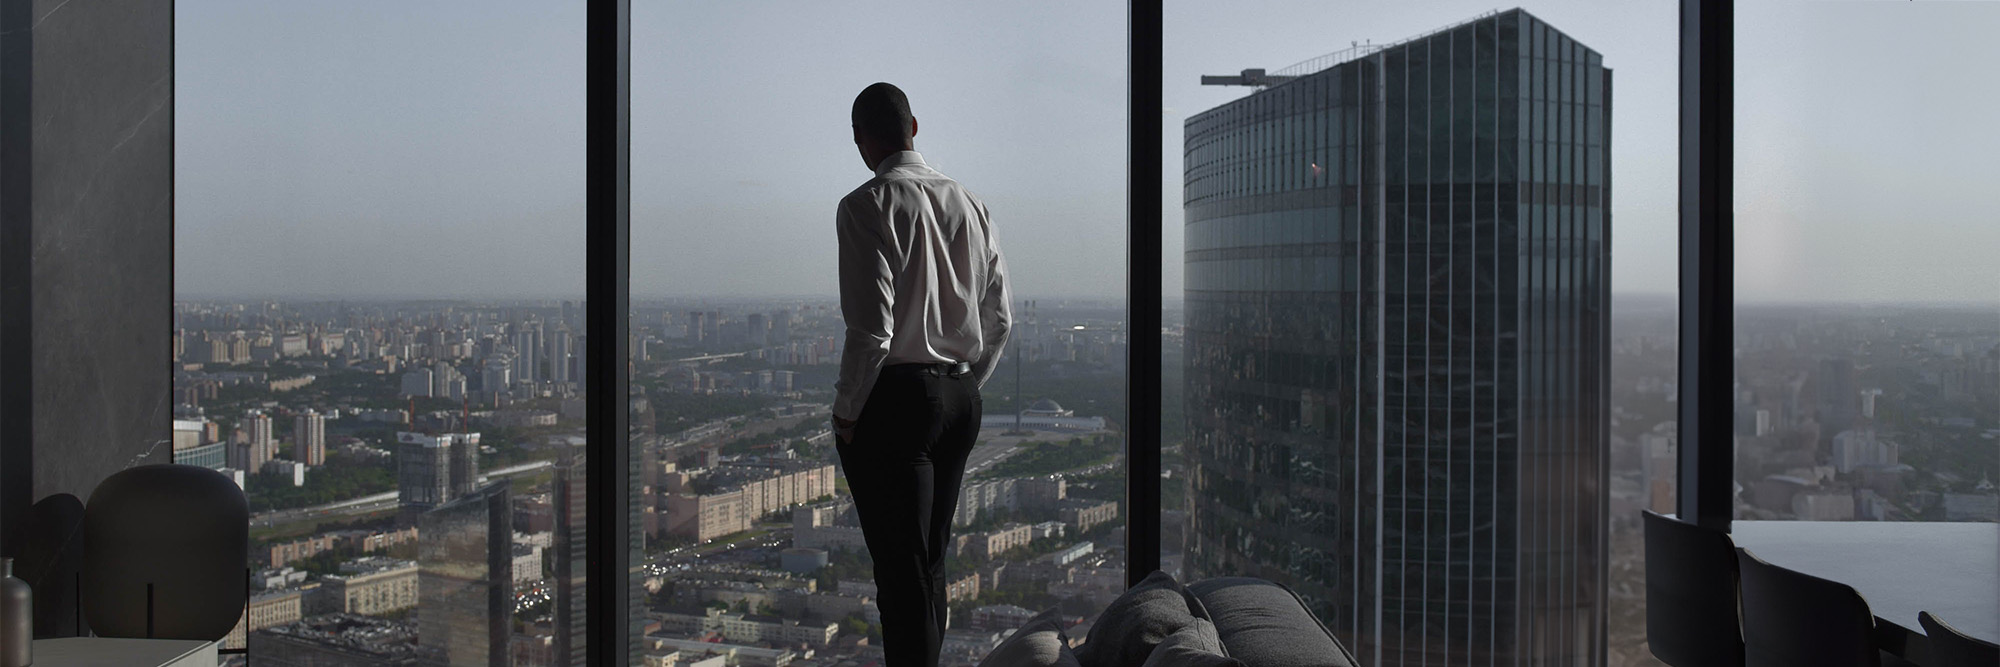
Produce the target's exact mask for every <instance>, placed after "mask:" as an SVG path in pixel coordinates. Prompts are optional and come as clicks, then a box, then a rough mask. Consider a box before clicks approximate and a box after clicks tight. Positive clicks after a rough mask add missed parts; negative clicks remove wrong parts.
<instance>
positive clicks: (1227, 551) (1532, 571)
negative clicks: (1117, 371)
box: [1161, 2, 1677, 665]
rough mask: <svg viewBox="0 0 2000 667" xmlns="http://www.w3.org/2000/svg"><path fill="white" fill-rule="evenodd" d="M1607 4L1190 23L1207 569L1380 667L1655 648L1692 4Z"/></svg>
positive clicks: (1180, 188) (1181, 406)
mask: <svg viewBox="0 0 2000 667" xmlns="http://www.w3.org/2000/svg"><path fill="white" fill-rule="evenodd" d="M1596 9H1598V8H1597V7H1596V6H1595V5H1593V6H1589V7H1586V6H1584V5H1580V4H1576V3H1563V2H1556V3H1549V4H1546V5H1540V6H1525V7H1523V8H1521V9H1519V10H1509V11H1502V12H1492V11H1489V9H1488V8H1487V7H1484V6H1472V5H1466V6H1462V7H1437V6H1427V7H1424V8H1422V9H1421V10H1419V9H1416V8H1407V7H1401V6H1391V5H1388V4H1383V3H1360V2H1357V3H1340V4H1337V5H1332V6H1328V5H1324V4H1313V3H1259V4H1254V5H1251V6H1242V5H1235V6H1231V7H1228V8H1226V9H1225V8H1221V7H1209V6H1204V5H1198V4H1181V3H1170V4H1169V6H1168V7H1167V15H1166V49H1165V50H1166V60H1165V75H1166V77H1167V78H1166V81H1165V82H1164V92H1165V98H1166V105H1165V106H1166V111H1167V113H1168V114H1169V118H1168V121H1169V122H1168V127H1167V128H1166V131H1165V133H1164V136H1163V137H1162V141H1163V144H1164V146H1163V148H1164V150H1165V153H1166V154H1167V155H1168V156H1169V158H1168V160H1167V163H1166V169H1165V170H1164V171H1165V173H1164V174H1163V178H1165V180H1166V182H1167V187H1166V193H1167V196H1168V199H1169V200H1170V201H1169V202H1168V206H1167V211H1168V215H1167V216H1166V219H1165V221H1164V222H1165V223H1166V227H1167V230H1166V231H1167V233H1166V239H1167V247H1166V250H1167V255H1166V258H1165V263H1164V264H1165V265H1164V275H1165V283H1166V288H1167V291H1168V293H1169V298H1168V299H1167V300H1166V304H1165V306H1166V309H1167V310H1166V312H1165V314H1164V319H1165V321H1166V323H1167V328H1168V332H1167V334H1166V339H1165V347H1166V350H1165V353H1166V354H1165V359H1163V365H1164V373H1163V375H1164V376H1165V380H1164V382H1163V387H1162V391H1163V392H1164V393H1165V397H1166V398H1165V399H1164V401H1163V403H1164V405H1163V413H1164V414H1163V421H1164V423H1163V425H1162V431H1163V438H1162V443H1161V444H1162V447H1163V448H1164V451H1163V459H1164V463H1163V469H1164V472H1165V473H1166V475H1167V478H1166V479H1165V480H1163V482H1162V516H1161V520H1162V534H1163V539H1162V542H1163V544H1162V549H1163V551H1164V552H1165V553H1166V556H1165V560H1166V561H1167V562H1168V563H1169V564H1172V565H1177V566H1178V567H1179V571H1180V572H1181V573H1182V575H1183V578H1184V579H1190V580H1191V579H1199V578H1202V577H1207V576H1219V575H1237V574H1247V575H1253V576H1262V577H1267V578H1271V579H1274V580H1278V581H1282V582H1284V583H1286V584H1287V585H1290V586H1292V587H1293V588H1294V589H1295V590H1297V591H1298V592H1299V593H1300V595H1301V596H1302V597H1304V598H1305V599H1306V600H1307V602H1308V604H1309V605H1311V606H1312V607H1313V610H1314V611H1315V612H1316V613H1318V614H1319V615H1320V616H1321V620H1322V621H1324V622H1326V623H1327V625H1328V626H1330V627H1331V628H1333V629H1334V631H1335V633H1336V634H1337V635H1338V636H1339V637H1340V638H1341V640H1342V641H1343V642H1344V643H1346V644H1347V645H1348V646H1349V647H1350V648H1352V649H1353V650H1354V651H1355V652H1356V654H1357V655H1358V656H1360V657H1361V658H1362V659H1363V660H1364V661H1366V662H1368V663H1369V664H1383V665H1393V664H1427V662H1438V661H1440V660H1442V661H1444V662H1445V663H1446V664H1458V663H1465V662H1468V661H1476V662H1478V663H1479V664H1488V662H1491V663H1492V664H1517V663H1519V664H1527V663H1528V662H1536V663H1537V664H1540V663H1544V662H1547V663H1550V664H1584V665H1593V664H1605V663H1606V662H1607V661H1609V662H1611V663H1612V664H1644V661H1650V660H1651V657H1650V655H1649V654H1648V653H1647V651H1646V650H1645V647H1644V611H1643V610H1644V600H1643V597H1642V595H1643V588H1644V586H1643V581H1644V580H1643V572H1644V570H1643V567H1644V565H1643V562H1642V561H1641V557H1642V553H1643V552H1642V549H1641V545H1640V541H1639V533H1638V530H1637V526H1638V521H1639V514H1638V512H1639V510H1640V509H1641V508H1649V509H1655V510H1659V511H1671V507H1672V503H1673V497H1674V490H1675V489H1674V486H1675V482H1674V480H1675V466H1674V456H1675V454H1674V452H1675V442H1676V440H1675V439H1676V430H1675V427H1674V423H1673V420H1674V416H1673V405H1674V398H1675V395H1676V392H1675V388H1674V383H1673V379H1672V378H1673V369H1674V365H1675V333H1674V324H1675V314H1674V307H1675V301H1674V290H1675V282H1674V281H1675V275H1676V274H1675V255H1674V247H1675V245H1674V241H1675V236H1674V234H1675V230H1676V226H1675V223H1674V210H1675V208H1674V207H1675V200H1674V190H1673V183H1674V162H1673V156H1674V143H1673V142H1674V138H1675V136H1676V134H1675V131H1674V125H1673V123H1674V122H1675V112H1676V110H1677V107H1676V104H1675V101H1676V91H1675V89H1674V87H1673V85H1674V81H1675V73H1676V71H1677V70H1676V67H1677V61H1676V60H1675V58H1674V54H1675V53H1676V35H1677V32H1676V29H1675V27H1676V22H1675V21H1676V19H1675V17H1674V15H1673V13H1672V7H1670V6H1658V7H1655V6H1650V5H1643V4H1641V3H1633V4H1630V5H1629V6H1625V5H1621V6H1620V7H1619V10H1618V11H1595V10H1596ZM1320 54H1327V55H1323V56H1322V55H1320ZM1313 56H1319V57H1313ZM1308 58H1310V59H1308ZM1299 61H1303V62H1299ZM1291 62H1298V64H1297V65H1292V66H1290V67H1284V65H1285V64H1287V63H1291ZM1249 70H1254V71H1249ZM1203 75H1210V76H1209V77H1208V78H1209V80H1208V81H1206V82H1204V81H1203ZM1203 83H1208V84H1219V85H1209V86H1204V85H1202V84H1203ZM1614 84H1615V85H1614ZM1614 100H1615V103H1614ZM1614 126H1615V127H1616V131H1615V132H1614V131H1613V128H1614ZM1614 145H1615V146H1617V150H1616V151H1614V150H1612V147H1613V146H1614ZM1614 155H1615V156H1616V159H1615V160H1614V159H1613V156H1614ZM1614 185H1616V187H1615V188H1614V187H1613V186H1614ZM1176 212H1178V213H1176ZM1176 292H1178V295H1179V297H1180V298H1179V299H1175V298H1173V296H1174V295H1175V293H1176Z"/></svg>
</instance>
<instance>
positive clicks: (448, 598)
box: [417, 482, 514, 667]
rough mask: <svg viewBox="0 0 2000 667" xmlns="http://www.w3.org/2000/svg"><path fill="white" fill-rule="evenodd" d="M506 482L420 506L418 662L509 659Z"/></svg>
mask: <svg viewBox="0 0 2000 667" xmlns="http://www.w3.org/2000/svg"><path fill="white" fill-rule="evenodd" d="M507 486H508V483H507V482H495V483H493V484H490V485H487V486H485V487H481V488H479V489H475V490H474V491H473V492H471V493H468V494H465V495H464V496H460V497H458V498H456V499H453V500H452V501H451V502H448V503H445V504H443V505H439V506H438V507H437V508H436V509H432V510H430V511H428V512H425V513H424V514H423V517H422V519H421V520H420V522H419V526H418V528H417V535H418V538H417V568H418V569H417V595H418V598H419V600H420V604H419V609H421V611H420V612H419V613H418V614H417V616H418V625H417V654H418V658H419V662H420V664H423V665H451V666H453V667H460V666H464V665H489V666H491V667H507V664H508V660H509V654H508V652H507V642H508V636H509V635H510V634H511V633H512V631H513V627H512V626H513V623H512V621H513V609H514V595H513V581H514V563H513V558H514V547H513V528H512V526H511V522H510V521H509V514H510V511H509V506H508V502H507V496H508V494H507Z"/></svg>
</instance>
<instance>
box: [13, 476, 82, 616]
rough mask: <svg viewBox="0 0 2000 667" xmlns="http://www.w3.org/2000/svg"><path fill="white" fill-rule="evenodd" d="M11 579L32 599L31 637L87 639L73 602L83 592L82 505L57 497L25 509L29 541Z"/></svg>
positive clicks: (62, 495) (61, 495)
mask: <svg viewBox="0 0 2000 667" xmlns="http://www.w3.org/2000/svg"><path fill="white" fill-rule="evenodd" d="M14 576H16V577H20V578H21V580H22V581H26V582H28V587H29V589H30V590H33V591H34V599H35V638H36V639H56V638H61V637H88V636H90V629H89V628H87V627H84V625H83V610H82V608H80V607H78V606H77V598H78V597H79V596H80V595H82V590H83V501H81V500H77V498H76V496H72V495H70V494H67V493H57V494H53V495H50V496H49V497H47V498H43V499H41V500H39V501H36V502H35V505H34V507H31V508H29V509H28V530H27V539H26V540H25V541H24V543H23V544H22V546H21V557H20V558H16V559H14Z"/></svg>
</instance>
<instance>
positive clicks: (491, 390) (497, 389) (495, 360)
mask: <svg viewBox="0 0 2000 667" xmlns="http://www.w3.org/2000/svg"><path fill="white" fill-rule="evenodd" d="M513 383H514V359H513V358H512V357H509V356H507V355H494V356H491V357H487V358H486V368H485V369H484V370H482V371H480V374H479V390H480V391H483V392H485V393H486V395H487V396H488V397H492V396H498V395H501V394H505V393H507V389H508V387H509V386H511V385H512V384H513Z"/></svg>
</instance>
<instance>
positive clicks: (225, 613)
mask: <svg viewBox="0 0 2000 667" xmlns="http://www.w3.org/2000/svg"><path fill="white" fill-rule="evenodd" d="M83 536H84V559H83V614H84V619H85V620H86V621H88V623H89V624H90V629H91V630H92V631H94V632H96V633H97V635H98V636H100V637H133V638H155V639H199V640H204V641H214V640H218V639H222V638H223V637H224V636H226V635H228V634H229V632H230V631H231V630H233V629H235V627H236V622H237V620H238V619H240V618H242V617H243V601H244V599H245V598H246V597H247V596H248V595H249V588H250V582H249V580H248V579H249V578H248V577H247V576H245V575H244V571H245V569H246V568H247V567H248V565H249V557H250V556H249V547H250V504H249V501H248V500H246V499H245V498H244V497H243V490H242V489H240V488H237V486H236V483H235V482H233V481H230V479H229V478H228V477H224V476H222V474H221V473H218V472H216V471H214V470H210V469H207V468H202V467H198V466H188V465H149V466H140V467H137V468H132V469H128V470H123V471H120V472H118V473H117V474H115V475H112V476H110V477H108V478H106V479H105V480H104V481H103V482H102V483H99V484H98V485H97V488H96V489H95V490H93V491H91V493H90V503H89V504H88V505H86V506H85V507H84V510H83Z"/></svg>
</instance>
